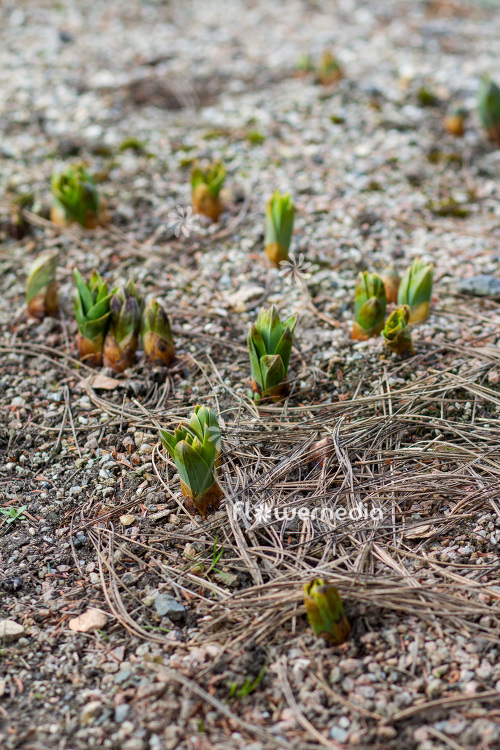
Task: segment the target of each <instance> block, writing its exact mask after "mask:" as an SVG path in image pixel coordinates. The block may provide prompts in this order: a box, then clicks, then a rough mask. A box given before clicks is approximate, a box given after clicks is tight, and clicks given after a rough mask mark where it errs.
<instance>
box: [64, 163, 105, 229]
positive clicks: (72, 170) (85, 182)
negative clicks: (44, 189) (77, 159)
mask: <svg viewBox="0 0 500 750" xmlns="http://www.w3.org/2000/svg"><path fill="white" fill-rule="evenodd" d="M51 188H52V211H51V219H52V221H53V222H54V223H55V224H58V225H59V226H63V227H66V226H68V225H69V224H71V223H73V222H75V221H76V222H78V223H79V224H81V225H82V227H86V228H87V229H93V228H94V227H96V226H98V225H99V224H101V225H102V224H105V223H107V220H108V216H107V210H106V206H105V202H104V201H103V200H102V199H100V197H99V193H98V191H97V186H96V184H95V181H94V179H93V178H92V177H91V176H90V174H89V173H88V172H87V170H86V168H85V165H84V164H83V163H79V164H73V165H71V166H69V167H67V168H66V169H65V170H64V172H61V173H59V174H58V173H55V172H54V174H53V175H52V180H51Z"/></svg>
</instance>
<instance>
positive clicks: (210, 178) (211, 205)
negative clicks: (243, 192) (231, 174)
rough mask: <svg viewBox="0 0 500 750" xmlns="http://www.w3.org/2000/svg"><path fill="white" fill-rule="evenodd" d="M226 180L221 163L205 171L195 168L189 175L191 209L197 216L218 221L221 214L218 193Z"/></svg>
mask: <svg viewBox="0 0 500 750" xmlns="http://www.w3.org/2000/svg"><path fill="white" fill-rule="evenodd" d="M225 178H226V168H225V166H224V164H223V163H222V162H221V161H217V162H215V163H214V164H211V165H210V166H209V167H207V168H206V169H201V168H200V167H195V168H194V169H193V171H192V173H191V188H192V201H193V208H194V210H195V212H196V213H197V214H203V215H204V216H208V218H209V219H211V220H212V221H218V220H219V216H220V215H221V213H222V202H221V199H220V191H221V190H222V186H223V184H224V180H225Z"/></svg>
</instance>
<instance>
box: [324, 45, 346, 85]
mask: <svg viewBox="0 0 500 750" xmlns="http://www.w3.org/2000/svg"><path fill="white" fill-rule="evenodd" d="M343 75H344V73H343V70H342V67H341V65H340V63H339V61H338V60H337V58H336V57H335V55H332V53H331V52H324V53H323V55H322V56H321V60H320V63H319V66H318V82H319V83H322V84H323V86H329V85H330V84H331V83H335V82H336V81H338V80H340V78H342V76H343Z"/></svg>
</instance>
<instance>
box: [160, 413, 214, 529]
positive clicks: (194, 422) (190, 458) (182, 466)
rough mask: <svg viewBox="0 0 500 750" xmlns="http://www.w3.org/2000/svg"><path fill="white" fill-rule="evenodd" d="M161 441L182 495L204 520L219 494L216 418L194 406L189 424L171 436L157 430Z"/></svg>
mask: <svg viewBox="0 0 500 750" xmlns="http://www.w3.org/2000/svg"><path fill="white" fill-rule="evenodd" d="M160 440H161V442H162V444H163V445H164V447H165V448H166V450H167V451H168V453H169V455H170V456H171V458H172V459H173V460H174V462H175V465H176V468H177V471H178V472H179V477H180V479H181V488H182V492H183V495H184V496H185V497H188V498H190V499H191V500H192V502H193V504H194V506H195V508H196V509H197V510H198V512H199V513H200V514H201V515H202V516H203V517H205V516H206V514H207V512H208V511H209V510H211V509H214V510H216V509H217V508H218V507H219V502H220V498H221V497H222V490H221V488H220V486H219V484H218V482H217V473H216V463H217V462H216V458H217V455H218V453H220V430H219V424H218V421H217V418H216V416H215V414H214V413H213V412H212V411H211V409H209V408H208V407H205V406H201V407H200V406H197V407H196V409H195V412H194V413H193V414H192V415H191V418H190V421H189V424H181V425H179V427H178V428H177V429H176V430H175V431H174V433H173V434H172V433H169V432H167V431H166V430H160ZM218 442H219V446H218V445H217V443H218ZM217 451H218V452H217Z"/></svg>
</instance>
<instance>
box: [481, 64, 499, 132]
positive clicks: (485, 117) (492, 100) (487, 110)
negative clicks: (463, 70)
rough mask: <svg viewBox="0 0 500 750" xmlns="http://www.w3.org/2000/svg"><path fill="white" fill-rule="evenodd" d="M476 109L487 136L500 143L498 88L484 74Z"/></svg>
mask: <svg viewBox="0 0 500 750" xmlns="http://www.w3.org/2000/svg"><path fill="white" fill-rule="evenodd" d="M478 109H479V116H480V118H481V122H482V123H483V126H484V129H485V130H486V132H487V134H488V137H489V138H490V139H491V140H492V141H496V142H497V143H500V88H499V87H498V86H497V84H496V83H495V82H494V81H492V80H491V78H490V77H489V76H484V77H483V79H482V81H481V85H480V87H479V97H478Z"/></svg>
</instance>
